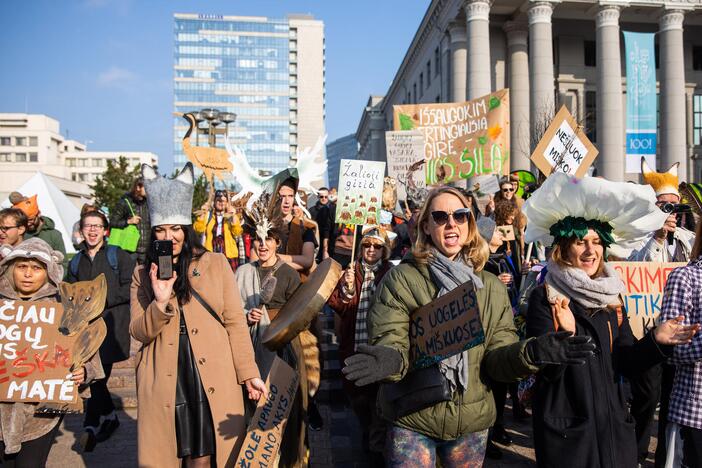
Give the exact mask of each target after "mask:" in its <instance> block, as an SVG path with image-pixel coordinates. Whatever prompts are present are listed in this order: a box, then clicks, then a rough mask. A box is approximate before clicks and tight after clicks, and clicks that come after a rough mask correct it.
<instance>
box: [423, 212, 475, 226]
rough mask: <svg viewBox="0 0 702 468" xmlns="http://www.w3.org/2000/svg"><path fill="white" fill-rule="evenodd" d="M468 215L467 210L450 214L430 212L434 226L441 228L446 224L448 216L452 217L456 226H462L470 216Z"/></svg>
mask: <svg viewBox="0 0 702 468" xmlns="http://www.w3.org/2000/svg"><path fill="white" fill-rule="evenodd" d="M470 214H471V213H470V210H469V209H468V208H461V209H460V210H456V211H454V212H452V213H449V212H446V211H432V212H431V217H432V219H434V222H435V223H436V224H438V225H439V226H443V225H444V224H446V223H448V220H449V216H452V217H453V220H454V221H455V222H456V224H463V223H465V222H466V221H467V220H468V216H470Z"/></svg>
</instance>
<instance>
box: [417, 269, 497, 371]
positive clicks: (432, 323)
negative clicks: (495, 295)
mask: <svg viewBox="0 0 702 468" xmlns="http://www.w3.org/2000/svg"><path fill="white" fill-rule="evenodd" d="M484 341H485V332H484V331H483V325H482V323H481V322H480V311H479V310H478V298H477V296H476V295H475V288H474V287H473V283H472V282H470V281H469V282H467V283H464V284H462V285H460V286H459V287H457V288H456V289H454V290H453V291H451V292H450V293H448V294H445V295H443V296H441V297H439V298H438V299H435V300H433V301H432V302H430V303H429V304H427V305H425V306H423V307H421V308H419V309H417V310H416V311H415V312H413V313H412V317H411V321H410V354H411V360H412V363H413V364H412V365H413V368H415V369H416V368H421V367H427V366H430V365H432V364H434V363H435V362H439V361H441V360H443V359H446V358H447V357H450V356H453V355H455V354H458V353H461V352H463V351H465V350H467V349H470V348H472V347H474V346H477V345H479V344H480V343H482V342H484Z"/></svg>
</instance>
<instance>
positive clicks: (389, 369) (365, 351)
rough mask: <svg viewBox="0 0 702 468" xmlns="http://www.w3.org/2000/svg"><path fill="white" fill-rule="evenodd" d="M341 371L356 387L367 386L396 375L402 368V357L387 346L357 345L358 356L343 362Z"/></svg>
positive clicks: (355, 355)
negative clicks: (344, 365)
mask: <svg viewBox="0 0 702 468" xmlns="http://www.w3.org/2000/svg"><path fill="white" fill-rule="evenodd" d="M344 364H346V367H344V368H343V369H341V372H343V373H344V375H345V376H346V378H347V379H349V380H351V381H353V382H355V383H356V386H357V387H361V386H363V385H368V384H371V383H373V382H377V381H379V380H383V379H384V378H386V377H388V376H390V375H392V374H396V373H398V372H399V371H400V369H401V368H402V356H401V355H400V353H399V352H398V351H396V350H394V349H393V348H389V347H387V346H370V345H365V344H362V345H358V354H354V355H353V356H351V357H349V358H347V359H346V360H345V361H344Z"/></svg>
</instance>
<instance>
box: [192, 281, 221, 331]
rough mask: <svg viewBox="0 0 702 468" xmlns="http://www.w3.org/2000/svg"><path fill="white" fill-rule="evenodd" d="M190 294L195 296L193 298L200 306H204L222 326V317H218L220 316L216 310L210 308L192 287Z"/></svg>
mask: <svg viewBox="0 0 702 468" xmlns="http://www.w3.org/2000/svg"><path fill="white" fill-rule="evenodd" d="M190 294H192V295H193V297H194V298H195V300H197V302H199V303H200V305H201V306H202V307H204V308H205V310H206V311H207V312H209V313H210V315H211V316H212V318H214V319H215V320H216V321H217V322H219V324H220V325H222V326H224V322H222V319H221V318H220V316H219V315H217V312H215V311H214V309H212V307H211V306H210V305H209V304H208V303H207V302H206V301H205V300H204V299H203V298H202V296H200V294H199V293H198V292H197V291H195V290H194V289H192V288H191V289H190Z"/></svg>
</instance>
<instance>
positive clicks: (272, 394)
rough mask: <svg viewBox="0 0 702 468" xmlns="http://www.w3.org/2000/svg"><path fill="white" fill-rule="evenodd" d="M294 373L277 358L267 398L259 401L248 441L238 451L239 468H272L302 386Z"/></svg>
mask: <svg viewBox="0 0 702 468" xmlns="http://www.w3.org/2000/svg"><path fill="white" fill-rule="evenodd" d="M299 379H300V378H299V376H298V375H297V372H296V371H295V369H293V368H292V367H290V366H289V365H287V364H286V363H285V361H283V360H282V359H280V358H279V357H277V356H276V357H275V359H274V361H273V366H272V367H271V371H270V373H269V374H268V378H267V379H266V388H268V398H267V399H264V398H263V397H261V399H260V400H259V401H258V405H257V406H256V412H254V415H253V419H251V422H250V423H249V427H248V428H247V429H246V438H245V439H244V443H243V444H242V445H241V449H240V450H239V457H238V458H237V462H236V466H239V467H256V468H260V467H273V466H276V464H275V462H276V456H277V455H278V451H279V450H280V443H281V441H282V439H283V431H284V430H285V425H286V424H287V422H288V416H289V415H290V410H291V409H292V405H293V402H294V401H295V394H296V393H297V387H298V382H299Z"/></svg>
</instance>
